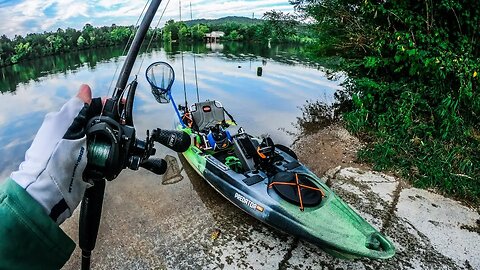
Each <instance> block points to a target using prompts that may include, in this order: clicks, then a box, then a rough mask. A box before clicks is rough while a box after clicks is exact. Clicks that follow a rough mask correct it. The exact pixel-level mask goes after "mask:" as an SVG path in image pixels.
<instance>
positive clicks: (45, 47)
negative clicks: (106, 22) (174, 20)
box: [0, 24, 153, 66]
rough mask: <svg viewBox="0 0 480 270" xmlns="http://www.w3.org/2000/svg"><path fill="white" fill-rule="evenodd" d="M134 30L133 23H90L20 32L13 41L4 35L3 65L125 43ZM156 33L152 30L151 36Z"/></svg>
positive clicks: (0, 56) (0, 53) (0, 49)
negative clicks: (55, 29) (47, 30)
mask: <svg viewBox="0 0 480 270" xmlns="http://www.w3.org/2000/svg"><path fill="white" fill-rule="evenodd" d="M132 33H133V26H129V27H126V26H116V25H112V26H103V27H93V26H92V25H90V24H86V25H85V26H84V27H83V29H82V30H81V31H79V30H75V29H72V28H67V29H66V30H63V29H61V28H59V29H58V30H57V31H56V32H44V33H34V34H28V35H26V36H25V37H22V36H19V35H16V36H15V38H13V40H10V39H9V38H8V37H6V36H5V35H3V36H1V37H0V66H5V65H10V64H15V63H18V62H21V61H23V60H28V59H34V58H38V57H41V56H46V55H57V54H61V53H64V52H71V51H78V50H82V49H86V48H97V47H107V46H112V45H116V44H125V43H126V42H127V40H128V38H129V37H130V35H131V34H132ZM152 34H153V33H152V31H150V32H149V33H148V36H151V35H152Z"/></svg>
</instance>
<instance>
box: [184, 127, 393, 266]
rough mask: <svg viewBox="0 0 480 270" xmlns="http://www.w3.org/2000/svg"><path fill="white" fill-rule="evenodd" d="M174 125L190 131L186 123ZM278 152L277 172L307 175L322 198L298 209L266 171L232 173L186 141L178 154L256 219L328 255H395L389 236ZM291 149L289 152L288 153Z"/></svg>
mask: <svg viewBox="0 0 480 270" xmlns="http://www.w3.org/2000/svg"><path fill="white" fill-rule="evenodd" d="M179 129H181V130H183V131H185V132H187V133H189V134H191V133H192V131H191V130H190V129H189V128H180V127H179ZM275 152H276V154H278V155H279V156H281V157H282V160H281V161H278V162H276V163H275V167H276V170H277V171H278V172H279V173H284V174H285V173H292V174H295V175H302V176H304V177H308V179H309V180H310V181H311V182H310V183H313V185H314V186H315V187H316V188H318V189H320V190H321V192H322V194H323V198H322V200H321V202H320V203H318V204H317V205H314V206H305V207H304V208H303V210H302V209H300V207H299V206H298V204H295V203H292V202H291V201H288V200H286V199H285V198H284V197H282V196H280V195H279V194H278V193H277V192H276V190H275V189H274V188H271V186H270V184H271V183H272V176H271V174H269V175H267V174H265V173H264V172H262V171H256V172H254V173H249V174H245V173H237V172H235V171H233V170H232V169H230V167H228V166H226V165H225V163H223V162H222V161H221V160H219V159H217V158H216V156H215V154H212V153H210V154H209V153H208V151H202V150H201V149H199V148H197V147H196V146H193V145H192V146H191V147H190V148H189V149H188V150H187V151H186V152H184V153H183V155H184V157H185V158H186V160H187V161H188V163H189V164H190V165H191V166H192V167H193V168H194V169H195V171H196V172H197V173H198V174H199V175H200V176H201V177H202V178H204V179H205V180H206V181H207V182H208V183H209V184H210V185H211V186H212V187H213V188H214V189H215V190H217V191H218V192H219V193H220V194H222V195H223V196H224V197H225V198H226V199H228V200H229V201H230V202H232V203H233V204H234V205H236V206H237V207H239V208H240V209H242V210H243V211H245V212H247V213H248V214H249V215H251V216H253V217H255V218H256V219H258V220H260V221H262V222H264V223H266V224H268V225H270V226H272V227H274V228H276V229H279V230H281V231H284V232H286V233H289V234H291V235H295V236H298V237H300V238H302V239H305V240H307V241H309V242H311V243H313V244H315V245H317V246H319V247H320V248H322V249H323V250H325V251H326V252H328V253H329V254H331V255H333V256H335V257H339V258H344V259H353V258H359V257H367V258H372V259H387V258H390V257H392V256H393V255H394V254H395V248H394V246H393V244H392V242H391V241H390V240H388V239H387V238H386V237H385V236H384V235H382V234H381V233H380V232H378V231H377V230H376V229H375V228H374V227H372V226H371V225H370V224H369V223H368V222H366V221H365V220H364V219H363V218H362V217H361V216H359V215H358V214H357V213H356V212H355V211H354V210H353V209H352V208H350V207H349V206H348V205H347V204H346V203H345V202H344V201H342V200H341V199H340V198H339V197H338V196H337V195H335V194H334V193H333V192H332V191H331V190H330V188H329V187H328V186H327V185H326V184H325V183H323V182H322V181H321V179H320V178H318V177H317V176H316V175H315V174H313V173H312V172H311V171H310V170H309V169H308V168H307V167H305V166H304V165H302V164H301V163H300V162H298V161H297V160H296V158H295V157H292V156H291V155H289V154H288V153H287V152H288V151H282V150H280V149H278V148H277V149H276V150H275ZM290 154H291V153H290Z"/></svg>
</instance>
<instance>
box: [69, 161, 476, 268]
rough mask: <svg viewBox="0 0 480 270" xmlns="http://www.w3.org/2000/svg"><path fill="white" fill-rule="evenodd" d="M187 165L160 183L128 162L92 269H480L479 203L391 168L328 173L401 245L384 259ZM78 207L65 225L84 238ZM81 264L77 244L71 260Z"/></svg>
mask: <svg viewBox="0 0 480 270" xmlns="http://www.w3.org/2000/svg"><path fill="white" fill-rule="evenodd" d="M182 175H183V176H184V179H183V180H182V181H180V182H177V183H175V184H170V185H162V183H161V179H160V177H158V176H155V175H153V174H151V173H148V172H146V171H140V172H131V171H125V172H123V173H122V174H121V176H120V177H119V178H118V179H116V180H115V181H113V182H112V183H109V184H108V186H107V193H106V197H105V203H104V214H103V220H102V224H101V228H100V233H99V238H98V241H97V247H96V249H95V251H94V255H93V262H92V267H93V269H480V215H479V210H478V209H472V208H468V207H466V206H463V205H462V204H460V203H458V202H456V201H453V200H451V199H448V198H445V197H443V196H440V195H437V194H435V193H432V192H430V191H426V190H420V189H416V188H412V187H410V186H409V185H407V184H406V183H404V182H403V181H401V180H399V179H396V178H394V177H391V176H386V175H384V174H380V173H377V172H372V171H366V170H361V169H356V168H352V167H347V168H341V167H337V168H333V169H331V170H329V171H328V172H327V173H326V177H325V179H326V181H328V182H327V183H328V184H329V185H330V186H331V187H332V189H333V190H334V191H335V192H336V193H337V194H338V195H339V196H340V197H341V198H343V199H344V200H345V201H347V202H348V203H349V204H350V205H351V206H352V207H354V209H356V210H357V211H358V212H359V213H360V214H361V215H362V216H363V217H364V218H365V219H367V220H368V221H369V222H370V223H372V224H373V225H374V226H375V227H377V228H378V229H379V230H381V231H382V232H383V233H384V234H386V235H387V236H388V237H389V238H390V239H392V240H393V242H394V243H395V245H396V248H397V254H396V255H395V257H393V258H392V259H389V260H386V261H373V260H369V259H359V260H354V261H344V260H339V259H335V258H333V257H331V256H330V255H328V254H326V253H324V252H323V251H322V250H321V249H320V248H318V247H316V246H313V245H311V244H309V243H307V242H305V241H302V240H299V239H297V238H294V237H292V236H289V235H287V234H284V233H282V232H278V231H276V230H274V229H272V228H270V227H268V226H266V225H264V224H261V223H260V222H258V221H256V220H255V219H253V218H251V217H250V216H248V215H247V214H245V213H244V212H242V211H241V210H239V209H237V208H236V207H235V206H233V205H231V204H230V203H229V202H228V201H227V200H225V199H224V198H223V197H221V195H219V194H217V193H216V192H215V190H213V189H212V188H211V187H210V186H209V185H208V184H207V183H206V182H204V181H203V180H202V179H201V178H200V177H199V176H197V175H196V174H195V172H194V171H193V170H192V169H191V168H190V167H188V165H186V164H185V165H184V168H183V171H182ZM78 214H79V211H78V210H77V211H76V212H75V214H74V217H73V218H71V219H69V220H68V221H67V222H66V223H65V224H63V225H62V227H63V229H64V230H65V231H66V232H67V233H68V234H69V235H70V236H71V237H72V238H74V240H75V241H76V242H77V243H78V236H77V234H78ZM325 222H328V221H325ZM332 226H335V224H332ZM79 266H80V250H79V248H78V247H77V249H76V251H75V253H74V254H73V255H72V257H71V259H70V261H69V262H68V263H67V264H66V265H65V267H64V269H79Z"/></svg>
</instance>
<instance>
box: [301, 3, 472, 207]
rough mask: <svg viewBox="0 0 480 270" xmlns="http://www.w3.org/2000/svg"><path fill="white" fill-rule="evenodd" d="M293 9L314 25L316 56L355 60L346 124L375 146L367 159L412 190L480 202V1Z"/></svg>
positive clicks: (324, 5)
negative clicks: (417, 188) (400, 177)
mask: <svg viewBox="0 0 480 270" xmlns="http://www.w3.org/2000/svg"><path fill="white" fill-rule="evenodd" d="M292 3H293V4H295V5H296V8H297V9H298V10H299V11H300V12H302V13H303V14H304V15H305V16H309V17H311V18H313V19H314V20H315V21H316V23H315V25H314V27H315V29H316V31H317V32H318V33H319V39H318V42H317V43H316V46H315V50H316V51H317V53H319V54H325V53H335V54H338V55H341V56H344V57H346V58H348V59H349V61H347V62H349V63H350V64H349V65H348V66H347V67H346V69H347V71H348V73H349V76H350V78H351V79H350V81H349V83H348V84H347V87H346V89H347V91H348V94H349V96H350V101H351V107H350V108H349V109H348V110H347V112H346V113H345V114H344V119H345V122H346V124H347V127H348V128H349V129H350V130H351V131H353V132H355V133H356V134H359V135H361V136H362V137H363V138H364V139H366V140H367V141H369V142H370V144H369V147H367V148H366V149H365V150H364V151H363V152H361V154H360V155H361V157H362V158H364V159H366V160H369V161H371V162H373V163H374V164H375V166H376V168H378V169H396V170H399V171H401V172H402V173H403V175H404V176H406V177H407V178H409V179H411V180H412V182H413V183H414V184H415V185H416V186H420V187H434V188H438V189H440V190H442V191H443V192H445V193H448V194H453V195H455V196H457V197H462V198H466V199H469V200H470V201H472V202H474V203H478V202H480V121H479V117H480V93H479V89H478V83H479V76H478V73H479V72H480V61H479V60H480V59H479V53H480V43H479V30H480V29H479V24H478V23H479V22H480V10H479V9H476V8H474V7H475V6H476V2H475V1H462V2H458V1H453V0H440V1H432V0H421V1H418V0H406V1H393V0H387V1H370V0H322V1H317V0H298V1H297V0H293V1H292ZM327 37H328V38H327Z"/></svg>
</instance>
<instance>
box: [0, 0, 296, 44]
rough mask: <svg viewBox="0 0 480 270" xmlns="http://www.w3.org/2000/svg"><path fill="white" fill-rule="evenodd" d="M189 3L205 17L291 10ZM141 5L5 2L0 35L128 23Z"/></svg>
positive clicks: (127, 0)
mask: <svg viewBox="0 0 480 270" xmlns="http://www.w3.org/2000/svg"><path fill="white" fill-rule="evenodd" d="M178 1H179V0H171V1H170V4H169V6H168V8H167V10H166V12H165V17H164V19H163V20H162V21H163V22H164V21H166V20H167V19H175V20H179V2H178ZM167 2H168V0H164V1H163V2H162V4H161V5H160V8H159V11H158V12H157V17H156V19H155V21H156V20H158V16H159V14H161V11H162V10H163V8H164V7H165V5H166V3H167ZM191 4H192V11H193V17H194V18H206V19H212V18H219V17H224V16H247V17H251V16H252V14H253V13H254V14H255V17H256V18H260V17H261V16H262V15H263V13H264V12H266V11H269V10H272V9H276V10H282V11H286V12H292V11H293V7H292V6H291V5H290V4H289V3H288V1H287V0H261V1H246V0H242V1H221V0H216V1H206V0H192V1H191ZM144 5H145V1H131V0H87V1H77V0H28V1H27V0H22V1H21V2H20V3H18V4H12V5H6V6H4V7H2V8H1V9H0V18H8V19H6V20H3V21H2V24H1V25H0V35H1V34H6V35H7V36H10V37H13V36H14V35H15V34H20V35H25V34H27V33H32V32H43V31H54V30H56V29H57V28H58V27H61V28H67V27H73V28H77V29H80V28H81V27H82V26H83V25H84V24H85V23H87V22H88V23H91V24H93V25H95V26H102V25H110V24H112V23H116V24H119V25H131V24H134V23H135V22H136V20H137V17H138V16H139V15H140V13H141V11H142V9H143V7H144ZM52 10H53V11H52ZM47 11H48V12H47ZM46 13H47V14H46ZM182 19H183V20H188V19H190V2H187V1H182ZM162 24H163V23H162Z"/></svg>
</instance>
